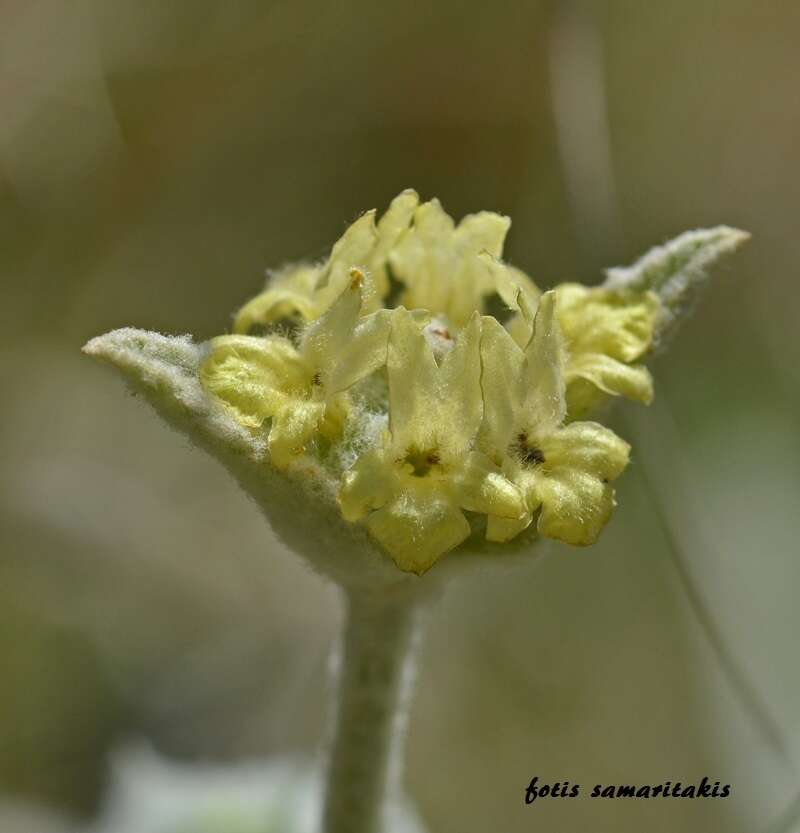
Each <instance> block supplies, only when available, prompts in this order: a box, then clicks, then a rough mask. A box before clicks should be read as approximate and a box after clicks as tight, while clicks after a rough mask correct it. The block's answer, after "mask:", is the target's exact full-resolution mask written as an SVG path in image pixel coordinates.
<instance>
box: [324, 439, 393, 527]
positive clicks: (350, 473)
mask: <svg viewBox="0 0 800 833" xmlns="http://www.w3.org/2000/svg"><path fill="white" fill-rule="evenodd" d="M396 486H397V475H396V474H395V470H394V464H393V461H392V459H391V456H390V455H387V454H386V453H385V452H383V451H377V450H372V451H367V452H366V453H364V454H362V455H361V456H360V457H359V458H358V460H356V462H355V463H354V464H353V465H352V466H351V467H350V468H349V469H348V470H347V471H346V472H345V473H344V476H343V477H342V485H341V487H340V489H339V494H338V496H337V499H338V501H339V506H340V508H341V510H342V516H343V517H344V519H345V520H346V521H350V522H351V523H354V522H355V521H358V520H361V518H363V517H364V515H366V514H367V512H369V511H370V510H372V509H380V507H381V506H383V505H384V504H385V503H386V502H387V501H388V500H390V499H391V497H392V495H393V494H394V490H395V488H396Z"/></svg>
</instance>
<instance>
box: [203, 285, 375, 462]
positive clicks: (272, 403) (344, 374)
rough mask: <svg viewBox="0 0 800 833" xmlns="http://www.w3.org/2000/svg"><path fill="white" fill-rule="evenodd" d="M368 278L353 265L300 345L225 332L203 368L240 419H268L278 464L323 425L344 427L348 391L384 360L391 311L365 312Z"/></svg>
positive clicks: (333, 430) (211, 388)
mask: <svg viewBox="0 0 800 833" xmlns="http://www.w3.org/2000/svg"><path fill="white" fill-rule="evenodd" d="M363 283H364V276H363V274H362V273H361V272H359V271H358V270H357V269H352V270H351V276H350V283H349V284H348V285H347V286H346V287H345V288H344V289H343V291H342V292H341V294H340V295H339V297H338V299H337V300H336V302H335V303H334V304H333V306H331V308H330V309H329V310H328V311H327V312H326V313H325V314H324V315H322V316H321V317H320V318H318V319H317V320H316V321H314V322H313V323H312V324H311V325H310V326H309V327H308V328H307V329H306V330H305V331H304V333H303V336H302V338H301V340H300V343H299V345H298V347H295V346H294V344H293V343H292V342H291V341H290V340H289V339H288V338H284V337H282V336H267V337H264V338H261V337H255V336H246V335H230V336H220V337H218V338H215V339H213V340H212V341H211V346H210V352H209V355H208V357H207V358H206V360H205V361H204V363H203V365H202V367H201V370H200V381H201V383H202V384H203V387H204V388H205V389H206V390H207V391H208V392H209V393H212V394H213V395H214V396H215V397H217V398H218V399H219V400H220V401H221V402H222V403H223V404H224V405H225V407H227V408H228V409H230V410H231V411H232V412H233V414H234V416H235V418H236V419H237V421H238V422H239V423H241V424H242V425H245V426H247V427H249V428H254V429H258V428H261V426H262V425H263V424H264V422H265V421H266V420H267V419H271V420H272V424H271V426H270V430H269V441H268V442H269V451H270V457H271V459H272V462H273V464H274V465H275V466H276V467H277V468H281V469H285V468H286V467H287V466H288V465H289V464H290V463H291V462H292V461H293V460H294V459H296V458H297V457H298V456H299V455H301V454H302V453H303V452H304V450H305V445H306V443H307V442H308V440H309V439H310V438H311V436H312V435H313V434H314V432H315V431H317V430H318V429H319V430H321V431H322V433H323V434H326V435H327V436H337V435H338V434H340V433H341V427H342V423H343V420H344V418H345V416H346V413H347V398H346V394H345V391H347V389H348V388H350V387H351V386H352V385H354V384H355V383H356V382H357V381H359V380H360V379H362V378H364V377H365V376H367V375H369V374H370V373H372V372H373V371H374V370H376V369H377V368H379V367H380V366H381V365H383V364H384V363H385V361H386V347H387V341H388V338H389V316H390V312H389V311H388V310H380V311H378V312H375V313H372V314H371V315H367V316H365V317H364V318H359V316H360V312H361V307H362V285H363Z"/></svg>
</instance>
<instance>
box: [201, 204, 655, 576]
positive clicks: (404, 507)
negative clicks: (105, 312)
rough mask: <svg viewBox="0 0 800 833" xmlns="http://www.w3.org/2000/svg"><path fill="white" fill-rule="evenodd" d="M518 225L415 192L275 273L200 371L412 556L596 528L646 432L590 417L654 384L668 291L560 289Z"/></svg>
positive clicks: (241, 419) (412, 563) (588, 537)
mask: <svg viewBox="0 0 800 833" xmlns="http://www.w3.org/2000/svg"><path fill="white" fill-rule="evenodd" d="M509 226H510V221H509V220H508V218H506V217H502V216H500V215H498V214H494V213H491V212H481V213H478V214H473V215H470V216H467V217H465V218H464V219H463V220H462V221H461V222H460V223H458V224H457V225H456V224H455V223H454V222H453V220H452V219H451V218H450V217H449V216H448V215H447V214H446V213H445V212H444V210H443V209H442V207H441V205H440V204H439V202H438V201H436V200H432V201H430V202H426V203H420V202H419V199H418V197H417V194H416V193H414V192H413V191H405V192H403V193H402V194H400V195H399V196H398V197H397V198H395V200H394V201H393V202H392V204H391V206H390V207H389V209H388V210H387V211H386V213H385V214H384V215H383V216H382V217H381V218H380V220H379V221H378V222H376V218H375V214H374V212H370V213H367V214H364V215H363V216H362V217H360V218H359V219H358V220H357V221H356V222H355V223H353V224H352V225H351V226H350V228H349V229H348V230H347V231H346V232H345V234H344V235H343V236H342V238H341V239H340V240H339V241H338V242H337V243H336V244H335V246H334V247H333V249H332V251H331V254H330V257H329V258H328V259H327V261H325V262H324V263H321V264H301V265H298V266H293V267H290V268H287V269H284V270H283V271H281V272H279V273H277V274H275V275H273V276H272V277H271V278H270V280H269V282H268V285H267V287H266V289H265V290H264V291H263V292H262V293H261V294H259V295H258V296H257V297H255V298H254V299H253V300H251V301H250V302H249V303H247V304H246V305H245V306H244V307H243V308H242V309H241V310H240V311H239V313H238V314H237V315H236V317H235V320H234V327H233V329H234V332H233V334H231V335H224V336H220V337H218V338H215V339H213V340H212V341H211V342H210V345H209V348H208V353H207V355H206V357H205V360H204V362H203V364H202V366H201V368H200V380H201V383H202V385H203V387H204V389H205V390H206V391H207V393H208V394H211V396H212V397H213V399H214V401H216V402H217V403H218V405H219V407H221V408H223V409H226V410H227V411H228V412H229V413H230V414H231V415H232V416H233V417H234V418H235V419H236V421H237V422H238V423H239V424H240V425H241V426H243V427H245V428H246V429H247V430H248V431H251V432H254V433H257V434H261V435H263V436H264V437H265V439H266V442H267V444H268V448H269V459H270V463H271V465H272V466H274V467H275V468H277V469H280V470H282V471H284V472H286V474H287V475H289V476H292V477H298V478H304V477H311V478H316V479H317V480H321V481H323V482H325V483H327V484H328V485H329V487H330V490H331V492H332V494H333V495H334V496H335V499H336V501H337V502H338V506H339V508H340V510H341V514H342V516H343V517H344V519H345V520H346V521H348V522H351V523H354V524H363V525H364V526H365V527H366V529H367V530H368V531H369V533H370V535H371V536H372V537H373V538H374V539H375V540H377V541H378V542H379V543H380V544H381V545H382V546H383V548H384V549H385V550H386V551H387V552H388V553H389V554H390V555H391V556H392V558H393V559H394V561H395V563H396V564H397V566H398V567H400V569H402V570H406V571H412V572H416V573H423V572H424V571H426V570H427V569H429V568H430V567H431V566H432V565H433V564H434V563H435V562H436V560H437V559H438V558H440V557H441V556H442V555H443V554H444V553H446V552H448V551H450V550H452V549H454V548H455V547H457V546H458V545H459V544H461V543H462V542H463V541H465V539H467V538H468V537H469V536H471V535H477V534H480V535H483V536H485V538H486V539H487V540H489V541H495V542H505V541H509V540H511V539H513V538H515V537H516V536H518V535H520V534H521V533H523V532H524V531H526V530H527V531H528V532H527V533H526V534H530V535H533V534H536V533H538V534H539V535H542V536H546V537H549V538H555V539H558V540H561V541H565V542H567V543H569V544H576V545H586V544H591V543H593V542H594V541H595V540H596V538H597V536H598V535H599V533H600V531H601V530H602V528H603V527H604V525H605V524H606V522H607V521H608V519H609V517H610V514H611V511H612V509H613V506H614V487H613V481H614V480H615V479H616V478H617V477H618V476H619V475H620V474H621V472H622V470H623V469H624V468H625V466H626V464H627V462H628V454H629V446H628V445H627V443H625V442H624V441H623V440H621V439H620V438H619V437H617V436H616V435H615V434H614V433H613V432H612V431H610V430H609V429H608V428H605V427H603V426H602V425H600V424H598V423H597V422H590V421H585V420H584V418H585V417H586V415H587V414H588V413H590V412H591V411H593V410H595V409H596V408H597V407H598V405H600V404H601V403H602V401H603V400H604V399H606V398H607V397H609V396H618V395H621V396H625V397H628V398H631V399H634V400H637V401H640V402H645V403H646V402H649V401H650V399H651V397H652V379H651V377H650V375H649V372H648V371H647V369H646V368H645V367H644V366H643V365H642V364H641V360H642V358H643V357H644V356H645V354H646V353H647V351H648V350H649V349H650V347H651V344H652V342H653V339H654V334H655V332H656V328H657V322H658V320H659V315H660V313H661V306H662V303H661V301H660V300H659V297H658V295H657V294H655V293H654V292H653V291H651V290H650V289H648V288H646V287H643V288H633V287H632V286H630V285H624V286H618V287H610V286H604V287H599V288H587V287H584V286H580V285H577V284H563V285H561V286H558V287H556V288H555V289H554V290H551V291H548V292H544V293H542V292H540V290H539V289H538V288H537V287H536V285H535V284H534V282H533V281H532V280H531V279H530V278H529V277H528V276H527V275H525V274H524V273H523V272H521V271H520V270H518V269H516V268H514V267H512V266H510V265H509V264H507V263H505V262H503V261H502V259H501V257H502V250H503V243H504V239H505V236H506V233H507V231H508V228H509ZM492 298H495V299H496V300H499V302H500V304H497V306H501V305H504V306H505V307H506V308H507V310H508V314H507V315H506V316H504V317H503V320H502V321H501V320H498V319H497V318H495V317H494V316H492V315H487V314H486V309H487V302H488V301H490V300H491V299H492Z"/></svg>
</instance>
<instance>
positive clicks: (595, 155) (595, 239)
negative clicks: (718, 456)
mask: <svg viewBox="0 0 800 833" xmlns="http://www.w3.org/2000/svg"><path fill="white" fill-rule="evenodd" d="M596 8H597V7H596V6H593V5H592V4H591V3H590V2H589V0H565V2H559V3H557V4H555V6H554V14H553V20H552V30H551V38H550V52H549V59H550V61H549V65H550V81H551V86H552V95H553V110H554V117H555V122H556V136H557V143H558V148H559V154H560V157H561V164H562V167H563V173H564V179H565V181H566V184H567V191H568V194H569V199H570V205H571V208H572V212H573V215H574V218H575V226H576V235H577V239H578V243H579V247H580V249H581V251H580V253H579V260H580V261H581V262H582V263H587V262H590V260H592V259H593V257H594V256H596V255H597V249H598V248H599V249H600V251H601V252H603V251H606V250H608V247H609V244H610V242H617V243H619V242H621V241H622V240H623V237H624V235H623V231H622V225H621V221H620V215H619V210H618V205H617V197H616V188H615V185H614V169H613V163H612V156H611V136H610V129H609V124H608V117H607V101H606V84H605V67H604V61H603V44H602V34H601V31H600V28H599V27H598V25H597V22H596V19H595V13H596ZM661 442H662V443H663V442H667V443H670V440H669V438H667V439H666V440H665V438H664V436H663V434H662V436H661ZM670 444H671V445H672V446H673V450H672V452H671V455H672V456H673V458H677V457H679V455H680V443H679V438H678V437H677V433H676V432H674V431H673V436H672V442H671V443H670ZM638 474H639V478H640V480H641V481H642V483H643V485H644V486H645V491H646V494H647V497H648V500H649V502H650V504H651V506H652V508H653V511H654V513H655V515H656V518H657V521H658V523H659V524H660V526H661V529H662V532H663V534H664V536H665V539H666V541H667V544H668V547H667V549H668V552H669V555H670V558H671V561H672V564H673V567H674V569H675V571H676V573H677V575H678V578H679V580H680V586H681V588H682V590H683V591H684V593H685V595H686V597H687V599H688V602H689V606H690V609H691V611H692V613H693V615H694V616H695V618H696V620H697V621H698V623H699V625H700V627H701V629H702V630H703V632H704V634H705V636H706V638H707V639H708V641H709V644H710V645H711V647H712V649H713V651H714V653H715V654H716V656H717V658H718V660H719V663H720V667H721V668H722V670H723V672H724V674H725V675H726V677H727V679H728V681H729V682H730V684H731V687H732V688H733V690H734V692H735V693H736V695H737V696H738V698H739V700H740V702H741V704H742V706H743V707H744V709H745V711H746V712H747V714H748V715H749V716H750V718H751V720H752V721H753V722H754V724H755V725H756V726H758V728H759V730H760V731H761V733H762V734H763V735H764V737H765V738H766V739H767V741H768V743H769V744H770V747H771V748H772V749H773V751H774V752H775V753H776V754H777V755H778V756H779V757H780V758H781V759H782V760H783V761H784V762H786V761H787V760H788V759H789V755H788V752H787V750H786V746H785V743H784V741H783V736H782V733H781V731H780V728H779V727H778V726H777V724H776V723H775V721H774V720H773V719H772V716H771V715H770V713H769V711H768V710H767V708H766V707H765V705H764V703H763V702H762V699H761V697H760V695H759V693H758V691H757V690H756V689H755V687H754V686H753V684H752V682H751V681H750V679H749V676H748V675H747V674H746V673H745V672H744V671H743V670H742V668H741V667H740V666H739V665H738V663H737V662H736V660H735V658H734V656H733V654H732V653H731V651H730V650H729V649H728V647H727V644H726V641H725V639H724V638H723V636H722V634H721V632H720V630H719V627H718V626H717V624H716V622H715V620H714V617H713V615H712V614H711V612H710V610H709V608H708V605H707V604H706V602H705V600H704V599H703V596H702V594H701V593H700V592H699V591H698V589H697V587H696V586H695V583H694V581H693V579H692V576H691V574H690V572H689V570H688V569H687V567H686V564H685V562H684V559H683V558H682V556H681V552H680V547H679V545H678V540H677V538H676V536H675V535H674V534H673V532H672V528H671V525H670V523H669V520H668V518H667V514H666V512H665V510H664V506H663V502H662V500H661V497H660V495H659V494H658V492H657V491H656V489H655V488H653V486H652V484H651V483H650V481H649V479H648V478H647V475H646V473H645V472H643V471H642V470H641V466H640V470H639V472H638Z"/></svg>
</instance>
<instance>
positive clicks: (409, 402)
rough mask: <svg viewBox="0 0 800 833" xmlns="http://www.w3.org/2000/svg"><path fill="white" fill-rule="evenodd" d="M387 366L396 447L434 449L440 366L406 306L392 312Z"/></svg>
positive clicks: (390, 412)
mask: <svg viewBox="0 0 800 833" xmlns="http://www.w3.org/2000/svg"><path fill="white" fill-rule="evenodd" d="M387 369H388V375H389V428H390V430H391V434H392V441H393V445H394V447H395V448H396V449H399V450H404V449H408V448H410V447H412V446H414V447H417V448H419V449H428V448H432V447H433V446H435V445H436V434H437V426H436V407H437V396H436V394H437V383H438V374H439V368H438V367H437V366H436V361H435V360H434V358H433V351H432V350H431V348H430V346H429V345H428V342H427V341H426V340H425V336H423V335H422V333H421V332H420V329H419V325H418V323H417V322H416V321H415V320H414V317H413V315H412V314H411V313H410V312H409V311H408V310H406V309H404V308H403V307H399V308H398V309H396V310H394V311H393V312H392V320H391V334H390V336H389V351H388V356H387Z"/></svg>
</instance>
